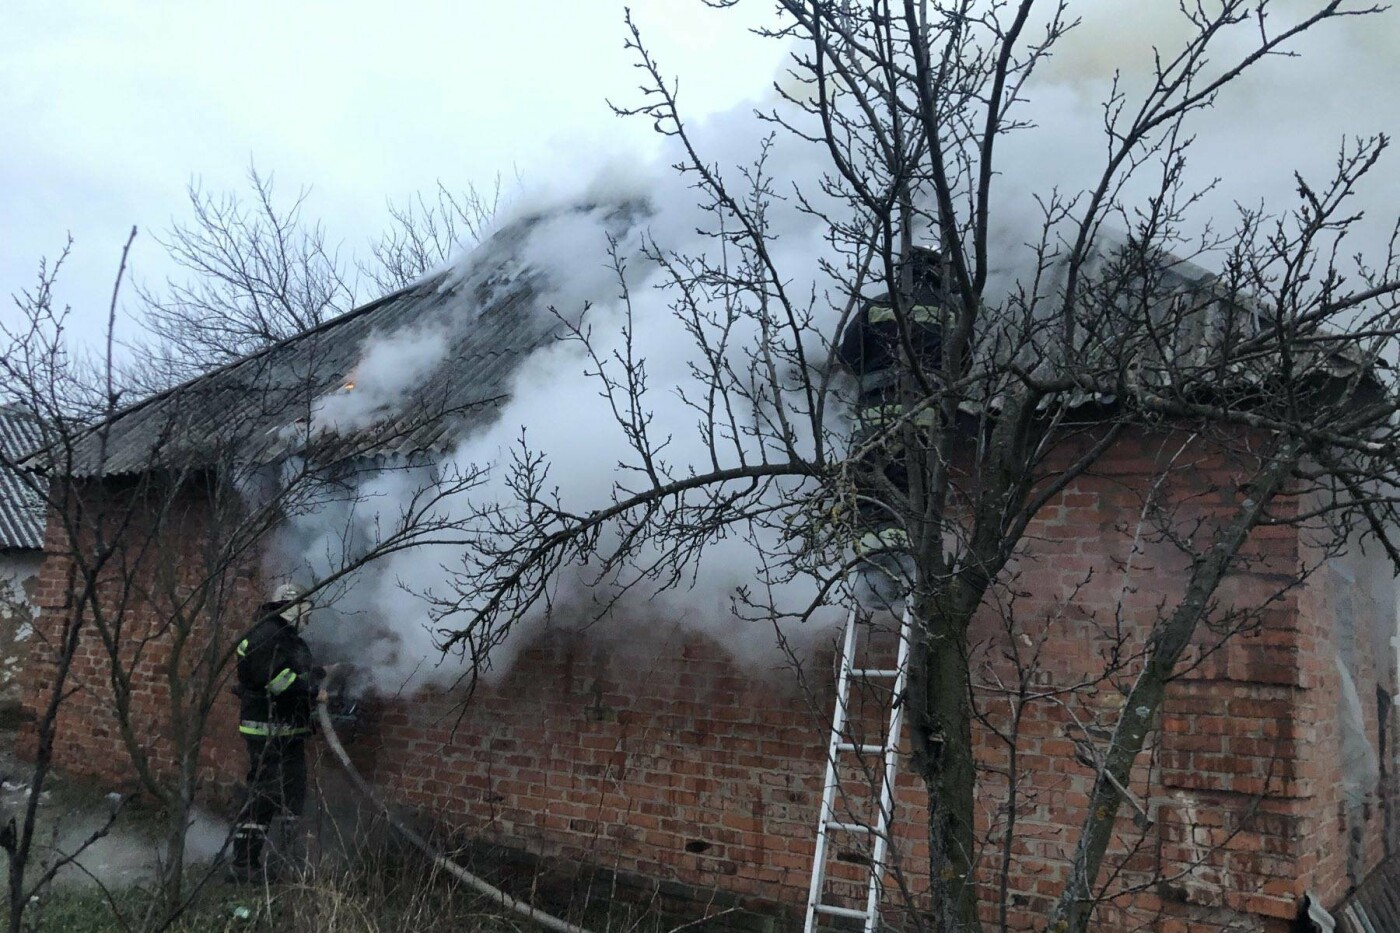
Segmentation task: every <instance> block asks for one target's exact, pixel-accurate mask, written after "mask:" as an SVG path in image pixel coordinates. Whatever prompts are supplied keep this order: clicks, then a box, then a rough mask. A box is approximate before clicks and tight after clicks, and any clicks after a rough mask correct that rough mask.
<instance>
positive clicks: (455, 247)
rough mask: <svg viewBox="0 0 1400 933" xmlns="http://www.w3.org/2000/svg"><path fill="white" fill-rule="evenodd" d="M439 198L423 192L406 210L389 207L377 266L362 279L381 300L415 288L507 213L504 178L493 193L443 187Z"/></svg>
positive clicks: (370, 265) (366, 267)
mask: <svg viewBox="0 0 1400 933" xmlns="http://www.w3.org/2000/svg"><path fill="white" fill-rule="evenodd" d="M516 181H517V182H518V181H519V178H518V177H517V178H516ZM433 194H434V196H432V197H428V196H425V195H424V194H423V193H422V192H421V191H420V192H418V194H416V195H414V196H413V197H411V198H409V199H408V200H407V201H405V202H404V203H403V204H401V205H397V204H393V203H390V204H389V217H390V224H389V228H388V229H387V230H386V231H384V234H383V235H382V236H381V237H380V238H379V240H378V241H377V242H375V243H372V244H370V256H371V257H372V259H371V261H365V262H361V263H359V269H360V274H361V275H363V276H364V277H365V278H367V279H369V280H370V281H371V282H373V283H374V285H375V287H376V288H377V289H378V290H379V292H380V293H381V294H388V293H390V292H395V291H398V290H399V289H401V288H405V287H407V286H409V285H411V284H413V283H414V282H416V281H418V280H419V279H420V278H422V277H423V276H424V275H425V274H426V273H428V272H430V271H432V270H433V269H436V268H438V267H440V266H442V265H443V264H444V263H446V262H447V261H448V260H450V259H452V258H453V257H454V256H456V255H457V254H458V253H460V252H461V251H462V250H464V249H468V248H470V247H472V246H474V245H475V244H477V243H479V242H480V241H481V240H482V239H483V237H485V235H486V234H487V233H488V232H489V231H490V229H491V225H492V223H493V222H494V221H495V219H496V216H497V214H498V213H499V212H500V209H501V204H502V202H501V197H502V189H501V176H500V175H497V176H496V178H495V180H494V181H493V182H492V184H491V188H490V190H489V191H483V190H480V189H478V188H476V187H475V186H474V185H468V186H467V188H466V189H465V190H463V191H461V192H455V191H452V190H450V189H449V188H448V187H447V186H446V185H444V184H443V183H442V182H441V181H439V182H438V183H437V188H436V190H435V191H434V193H433Z"/></svg>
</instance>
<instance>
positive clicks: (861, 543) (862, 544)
mask: <svg viewBox="0 0 1400 933" xmlns="http://www.w3.org/2000/svg"><path fill="white" fill-rule="evenodd" d="M855 549H856V553H857V554H859V555H862V556H864V555H867V554H875V553H878V552H880V551H905V550H908V549H909V534H908V533H907V532H906V531H905V530H904V529H903V528H881V529H879V530H877V531H867V532H866V533H865V534H863V535H861V536H860V539H859V540H857V541H856V545H855Z"/></svg>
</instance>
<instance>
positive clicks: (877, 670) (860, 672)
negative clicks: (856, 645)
mask: <svg viewBox="0 0 1400 933" xmlns="http://www.w3.org/2000/svg"><path fill="white" fill-rule="evenodd" d="M851 676H852V677H888V678H890V679H891V680H893V679H894V678H896V677H898V676H899V668H893V669H885V668H881V667H858V668H856V669H855V670H853V671H851Z"/></svg>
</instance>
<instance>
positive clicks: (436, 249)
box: [122, 166, 503, 395]
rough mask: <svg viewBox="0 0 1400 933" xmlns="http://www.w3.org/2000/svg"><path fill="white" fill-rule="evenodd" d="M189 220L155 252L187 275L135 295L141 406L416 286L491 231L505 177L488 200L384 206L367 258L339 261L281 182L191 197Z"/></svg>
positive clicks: (251, 178)
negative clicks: (382, 224) (280, 188)
mask: <svg viewBox="0 0 1400 933" xmlns="http://www.w3.org/2000/svg"><path fill="white" fill-rule="evenodd" d="M188 193H189V203H190V211H191V217H190V219H189V220H186V221H184V222H181V223H177V224H175V225H174V226H173V227H172V228H171V229H170V230H169V231H167V232H166V233H165V234H164V236H162V237H160V238H159V243H160V245H161V246H162V247H163V248H164V249H165V251H166V254H167V255H168V256H169V257H170V258H171V259H172V260H173V261H174V263H175V265H176V267H177V268H178V269H179V270H180V271H181V272H182V273H183V276H182V277H180V278H171V279H168V280H167V281H166V282H165V283H164V285H163V286H162V287H159V288H151V287H143V288H141V289H139V299H140V303H139V307H138V308H137V317H138V318H139V319H140V321H141V322H142V324H143V329H144V331H145V332H146V333H143V334H140V335H138V336H137V338H136V339H135V340H134V341H133V348H132V349H133V351H134V352H133V353H130V354H128V360H127V361H123V366H122V369H123V379H122V381H123V383H124V384H126V385H127V386H128V387H129V388H130V390H131V391H132V392H133V394H136V395H146V394H150V393H152V392H155V391H158V390H160V389H162V388H166V387H168V386H171V385H174V384H176V383H179V382H183V381H184V380H186V379H189V378H192V377H194V376H197V375H199V374H200V373H203V372H206V371H208V370H210V369H213V368H215V367H217V366H222V365H225V364H227V363H231V362H233V361H235V360H238V359H240V358H242V357H243V356H246V355H247V354H249V353H252V352H253V351H255V350H258V349H260V348H262V347H265V346H268V345H270V344H273V343H277V342H278V341H280V340H285V339H287V338H288V337H292V336H294V335H296V334H300V333H302V332H304V331H307V330H310V329H311V328H313V327H315V326H317V325H318V324H322V323H325V322H326V321H328V320H330V319H332V318H334V317H336V316H338V315H340V314H342V313H344V312H346V311H348V310H350V309H351V308H352V307H355V306H356V305H357V304H358V303H360V301H361V300H362V299H363V298H364V297H365V294H364V286H363V283H362V280H364V281H367V282H368V283H369V285H370V286H372V288H373V294H371V295H370V296H369V297H375V298H377V297H380V296H382V295H385V294H389V293H391V292H396V291H398V290H399V289H402V288H405V287H407V286H409V285H411V284H413V283H414V282H417V281H419V280H420V279H421V278H422V277H423V276H424V275H426V274H428V273H429V272H432V271H433V270H434V269H437V268H438V267H440V266H442V265H443V264H444V263H446V262H447V260H448V259H450V258H451V257H452V256H453V255H454V254H456V253H457V252H458V251H460V250H462V249H463V248H466V247H470V246H471V245H473V244H475V243H476V242H477V241H478V240H480V238H481V237H482V235H483V234H484V233H485V232H486V231H487V230H488V229H489V228H490V226H491V224H492V222H493V220H494V218H495V216H496V214H497V212H498V211H499V209H500V207H501V204H502V196H503V192H502V182H501V178H500V177H499V176H498V177H497V178H496V179H495V181H494V182H493V184H492V187H491V188H490V190H489V191H482V190H478V189H477V188H476V187H475V186H471V185H468V186H467V188H466V189H465V190H463V191H461V192H454V191H452V190H450V189H448V188H447V186H445V185H444V184H442V182H438V184H437V188H436V189H435V191H434V193H433V195H432V196H425V195H424V194H422V193H419V194H418V195H416V196H414V197H412V198H410V199H409V200H408V201H406V202H405V203H404V204H403V205H395V204H392V203H391V204H389V206H388V212H389V217H390V224H389V227H388V229H386V230H385V231H384V233H383V234H382V235H381V236H380V237H379V238H378V239H375V240H373V241H372V242H371V243H370V244H369V256H368V257H367V258H364V259H354V258H353V257H350V258H347V257H345V256H343V255H342V252H341V247H340V246H339V244H338V243H337V242H336V241H334V240H333V239H332V238H330V237H329V236H328V235H327V233H326V229H325V226H324V224H323V223H321V222H320V221H319V220H311V219H308V218H307V217H306V215H305V211H306V207H307V201H308V199H309V197H310V195H311V192H310V191H309V190H308V189H305V188H303V189H301V190H300V191H298V192H297V194H296V196H295V197H293V198H291V199H290V200H289V201H284V200H283V199H280V198H279V197H278V195H277V190H276V186H275V184H274V177H273V175H271V174H263V173H261V172H259V171H258V169H257V167H256V166H250V167H249V169H248V187H247V192H246V194H245V195H240V194H238V193H236V192H221V193H215V192H210V191H209V190H207V189H206V188H204V187H203V186H201V185H200V184H199V183H198V182H194V183H192V184H191V185H190V186H189V191H188Z"/></svg>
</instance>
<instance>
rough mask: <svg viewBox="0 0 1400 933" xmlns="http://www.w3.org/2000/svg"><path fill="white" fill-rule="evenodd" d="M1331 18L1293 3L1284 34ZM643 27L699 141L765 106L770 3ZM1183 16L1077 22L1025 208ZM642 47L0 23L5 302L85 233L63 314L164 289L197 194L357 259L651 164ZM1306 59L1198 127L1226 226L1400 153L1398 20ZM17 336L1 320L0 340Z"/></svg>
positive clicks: (619, 27)
mask: <svg viewBox="0 0 1400 933" xmlns="http://www.w3.org/2000/svg"><path fill="white" fill-rule="evenodd" d="M1317 2H1318V0H1280V3H1281V4H1282V8H1283V10H1284V11H1285V12H1287V11H1288V10H1294V11H1297V10H1302V9H1303V8H1305V7H1307V6H1310V5H1316V3H1317ZM632 6H633V8H634V11H635V14H636V18H637V20H638V21H639V23H640V25H641V26H642V28H643V30H644V31H645V33H646V36H647V38H648V40H649V42H650V44H651V45H652V46H653V48H654V50H655V52H656V55H657V57H658V58H659V59H660V61H661V63H662V66H663V68H664V69H665V70H666V71H667V72H668V73H671V74H675V75H677V76H679V79H680V88H681V93H682V98H683V102H684V103H685V105H686V109H687V112H688V114H689V115H690V116H691V117H693V118H698V117H700V116H703V115H704V114H707V113H713V112H716V111H720V110H725V109H728V108H731V107H733V106H735V105H736V104H739V103H740V102H742V101H745V100H757V99H760V98H762V97H763V96H765V95H766V93H767V91H768V88H769V86H770V85H771V82H772V80H773V76H774V74H775V73H776V70H777V65H778V62H779V59H780V54H781V50H780V49H779V48H777V47H776V46H775V45H774V44H773V43H769V42H763V41H760V40H758V39H756V38H754V37H752V36H749V35H748V34H747V33H746V31H745V27H746V26H747V25H750V24H751V23H752V22H753V20H754V18H755V17H758V16H761V15H764V14H765V13H766V11H767V9H768V7H769V4H768V3H766V2H761V0H760V2H751V3H747V4H741V5H740V8H739V9H738V10H729V11H713V10H708V9H706V8H705V7H704V6H703V4H701V3H700V2H698V0H633V3H632ZM1176 7H1177V4H1176V2H1175V0H1084V2H1083V4H1082V5H1080V6H1078V7H1076V9H1078V10H1079V11H1081V12H1083V13H1086V14H1087V19H1086V22H1085V25H1084V26H1083V27H1082V28H1081V29H1079V30H1077V31H1076V32H1074V33H1073V34H1072V35H1071V37H1070V39H1068V40H1066V42H1065V44H1064V46H1063V47H1062V48H1061V49H1060V50H1059V54H1058V55H1057V56H1056V57H1055V59H1054V60H1053V61H1052V62H1051V63H1050V65H1049V68H1048V72H1047V74H1048V77H1049V78H1050V86H1049V88H1048V90H1047V92H1046V94H1045V96H1044V97H1043V98H1041V99H1040V100H1038V101H1037V104H1036V106H1037V107H1040V108H1041V109H1040V110H1039V111H1038V113H1039V115H1040V116H1041V118H1042V121H1043V122H1044V123H1045V124H1048V125H1045V126H1044V127H1043V129H1042V130H1041V131H1038V132H1040V134H1041V135H1039V136H1031V137H1028V140H1027V143H1026V145H1027V150H1026V155H1025V157H1024V158H1022V159H1021V160H1020V161H1019V162H1013V163H1012V164H1014V165H1016V166H1018V167H1017V168H1016V169H1015V171H1016V172H1018V173H1019V174H1020V175H1023V176H1025V178H1026V179H1030V180H1029V181H1026V180H1025V179H1019V178H1011V177H1008V178H1007V179H1006V180H1005V182H1004V183H1003V189H1002V190H1005V191H1006V192H1007V196H1008V197H1010V196H1012V195H1016V194H1018V193H1020V194H1022V195H1024V194H1025V192H1024V191H1020V192H1018V190H1017V189H1018V188H1025V187H1027V186H1029V185H1031V184H1041V185H1043V184H1044V183H1045V178H1033V179H1032V178H1031V176H1032V175H1034V174H1035V171H1034V169H1037V168H1041V167H1047V168H1048V167H1053V165H1052V164H1053V163H1056V162H1057V161H1058V164H1059V166H1060V167H1061V168H1066V169H1073V168H1074V166H1076V165H1078V164H1079V163H1081V162H1083V161H1086V160H1088V159H1089V158H1090V157H1091V156H1092V154H1094V153H1096V152H1097V151H1099V150H1100V149H1101V146H1100V144H1099V143H1097V142H1095V141H1094V139H1093V136H1094V133H1093V131H1094V129H1095V127H1094V122H1095V121H1096V120H1097V110H1096V105H1095V101H1097V100H1099V99H1101V97H1102V95H1103V93H1104V91H1105V89H1106V88H1107V87H1108V82H1109V80H1110V79H1111V75H1112V73H1113V69H1115V68H1124V69H1127V70H1128V71H1129V72H1130V73H1131V72H1132V71H1133V70H1134V69H1136V70H1137V71H1141V68H1142V66H1143V65H1144V63H1145V62H1146V61H1147V60H1148V59H1147V56H1148V55H1149V54H1150V46H1151V45H1152V43H1153V42H1157V41H1161V40H1162V39H1163V37H1164V36H1165V37H1167V38H1170V34H1171V33H1172V22H1173V20H1174V18H1175V17H1176V16H1177V14H1176V13H1175V11H1176ZM389 11H392V12H389ZM624 36H625V27H624V25H623V20H622V5H621V4H620V3H617V2H614V0H505V2H502V0H491V2H485V0H457V2H452V3H428V2H417V0H400V2H398V3H395V4H392V5H390V4H386V3H369V2H362V0H337V2H327V3H311V2H289V0H282V2H277V3H273V2H266V0H245V2H241V3H236V4H235V3H222V4H217V5H216V4H213V3H208V2H194V0H183V2H152V0H147V2H143V3H140V4H133V3H126V4H118V3H110V2H96V0H92V2H62V0H55V2H37V0H36V2H28V0H7V2H5V3H4V4H3V7H0V44H2V45H0V47H3V54H2V55H0V127H4V130H3V132H0V295H5V296H8V295H9V294H11V293H13V292H15V291H17V290H18V289H20V288H25V287H28V286H29V285H31V284H32V282H33V281H34V273H35V269H36V267H37V263H38V260H39V258H40V257H41V256H44V255H50V256H52V255H54V254H56V253H57V252H58V251H59V250H60V249H61V247H62V245H63V242H64V239H65V237H66V236H67V235H68V234H69V233H71V234H72V236H73V238H74V246H73V255H72V258H71V260H70V264H69V267H68V272H67V274H66V276H65V278H64V281H63V286H62V288H61V291H60V297H61V298H62V299H63V300H66V301H67V302H69V303H71V304H73V305H74V307H75V311H77V312H78V314H79V315H80V319H81V320H84V321H88V322H92V323H94V324H95V323H96V322H97V321H99V320H100V317H101V315H102V314H104V313H105V306H106V302H107V296H108V293H109V292H110V288H111V281H112V276H113V273H114V271H115V269H116V266H117V260H118V256H119V253H120V249H121V245H122V242H123V241H124V239H125V236H126V233H127V231H128V230H129V229H130V228H131V226H132V225H136V226H137V227H138V228H139V229H140V231H141V235H140V237H139V238H138V241H137V246H136V248H135V253H134V271H135V274H136V275H137V276H138V277H139V278H141V279H142V280H144V281H147V282H151V283H153V284H154V283H158V282H159V280H160V279H161V278H162V277H163V276H164V274H165V273H166V272H167V267H166V266H165V265H164V263H163V261H162V258H161V254H160V253H161V251H160V248H159V246H158V245H157V243H156V242H155V239H154V235H157V234H159V233H160V232H161V231H162V230H164V229H166V228H168V227H169V226H170V224H171V223H172V220H182V219H185V218H186V217H187V203H186V198H185V188H186V186H187V185H188V184H189V182H190V181H191V180H192V179H198V180H200V181H201V182H202V184H203V185H204V186H205V188H206V189H208V190H211V191H216V192H217V191H223V190H234V189H237V188H239V186H240V185H241V184H242V183H243V181H242V179H243V175H244V173H245V172H246V170H247V167H248V165H249V162H250V160H255V161H256V164H257V166H258V167H259V169H260V170H262V171H264V172H272V173H275V175H276V179H277V184H278V188H279V191H280V192H281V193H283V194H287V195H291V194H294V193H295V192H296V191H297V190H298V189H300V188H302V187H309V188H311V189H312V190H311V198H310V201H309V202H308V205H307V208H306V211H307V216H309V217H312V218H316V217H319V218H322V219H324V221H325V224H326V229H327V230H328V232H329V233H330V234H331V236H332V237H333V239H335V240H337V241H339V242H341V243H343V244H344V246H345V247H346V248H347V249H348V250H362V249H363V245H364V243H365V242H366V241H367V240H369V239H370V238H372V237H373V236H375V235H376V234H377V233H378V232H379V231H380V230H381V229H382V228H383V226H384V221H385V217H386V212H385V203H386V200H393V201H396V202H402V201H403V200H404V199H405V198H407V197H408V196H409V195H410V194H411V193H413V192H415V191H420V190H428V189H431V188H432V187H433V186H434V184H435V183H436V182H437V181H438V180H441V181H442V182H444V183H445V184H446V185H447V186H449V187H450V188H460V187H462V186H464V185H466V184H469V183H477V184H489V183H490V181H491V179H492V178H493V177H494V176H495V175H496V174H497V173H502V174H504V175H505V176H507V177H510V176H513V175H516V174H519V175H520V176H521V177H522V178H524V179H525V181H526V182H527V183H529V182H530V181H531V180H532V179H534V180H539V179H541V178H545V177H550V176H556V175H571V174H579V173H587V172H588V171H589V170H590V168H591V166H592V165H593V164H600V163H602V162H604V161H608V160H610V159H611V158H612V157H613V156H615V155H616V154H618V153H626V152H635V151H645V150H648V149H650V148H651V147H653V146H654V145H655V140H654V137H653V134H651V132H650V127H649V125H648V124H647V123H646V122H645V121H642V120H635V119H634V120H623V119H619V118H617V117H615V116H613V115H612V114H611V113H610V111H609V110H608V107H607V104H606V99H607V98H609V97H611V98H613V99H621V100H623V101H635V100H636V99H637V97H636V94H635V86H636V84H637V83H638V78H637V74H636V72H635V71H634V70H633V68H632V65H633V61H634V59H633V58H631V57H630V56H629V54H628V53H626V52H625V51H624V50H623V47H622V46H623V39H624ZM1305 51H1306V53H1307V54H1306V55H1305V57H1304V58H1303V59H1302V60H1300V61H1294V62H1282V61H1280V62H1275V63H1269V64H1267V65H1266V66H1265V67H1264V68H1262V69H1260V70H1258V71H1257V72H1256V73H1254V74H1251V75H1250V77H1249V78H1248V80H1246V81H1244V82H1242V83H1241V86H1240V87H1239V88H1238V89H1237V90H1236V91H1235V92H1234V93H1233V94H1232V96H1231V98H1230V102H1229V104H1228V106H1222V107H1220V108H1218V109H1217V112H1216V113H1215V114H1213V115H1210V116H1208V117H1207V118H1206V119H1205V120H1203V121H1202V123H1201V124H1200V129H1201V130H1202V140H1201V143H1200V144H1199V146H1198V149H1199V150H1200V152H1199V153H1198V161H1201V162H1203V163H1204V164H1205V165H1206V166H1207V167H1208V168H1209V169H1210V170H1211V171H1215V170H1216V169H1217V168H1218V169H1219V170H1220V173H1221V174H1223V175H1225V176H1226V183H1225V185H1224V186H1223V187H1222V188H1221V190H1220V192H1218V196H1217V200H1218V203H1219V204H1220V205H1221V206H1222V207H1225V208H1228V206H1229V204H1230V202H1231V201H1232V200H1233V199H1236V198H1238V199H1240V200H1243V201H1245V202H1247V203H1250V202H1254V201H1256V200H1257V199H1259V198H1270V199H1277V198H1282V197H1284V196H1291V189H1292V188H1293V187H1294V186H1293V183H1292V179H1291V170H1292V168H1293V167H1294V166H1295V165H1303V166H1305V167H1311V168H1317V169H1321V168H1325V167H1326V165H1327V163H1328V162H1329V160H1330V159H1331V158H1332V156H1333V155H1334V153H1335V151H1336V147H1337V144H1338V142H1339V141H1340V139H1341V135H1342V133H1343V132H1347V131H1350V132H1357V133H1373V132H1378V131H1386V132H1393V131H1395V130H1396V129H1397V128H1400V126H1398V124H1400V103H1397V101H1400V94H1397V88H1400V25H1398V24H1397V16H1396V14H1394V13H1390V14H1387V15H1386V16H1385V17H1383V18H1379V19H1368V20H1365V21H1361V20H1356V21H1351V22H1348V23H1344V24H1342V25H1340V26H1335V27H1333V28H1332V29H1330V30H1329V31H1328V32H1327V33H1326V34H1325V35H1324V36H1321V37H1319V39H1318V40H1317V41H1315V42H1312V43H1310V44H1309V45H1307V46H1306V47H1305ZM1060 124H1063V125H1060ZM1081 149H1082V152H1081ZM1398 166H1400V163H1397V161H1396V157H1395V156H1394V155H1392V157H1391V158H1390V159H1389V160H1388V162H1387V163H1386V164H1385V165H1384V166H1383V168H1382V171H1381V172H1380V173H1379V174H1378V178H1377V180H1376V182H1375V183H1374V184H1373V185H1372V187H1371V189H1370V190H1369V191H1368V197H1369V198H1371V199H1372V200H1371V202H1370V204H1369V206H1370V207H1371V208H1372V211H1373V214H1375V215H1376V216H1377V217H1378V218H1379V219H1380V220H1381V221H1383V223H1382V226H1384V223H1385V222H1388V220H1387V218H1388V219H1393V218H1394V216H1395V214H1396V205H1397V203H1400V171H1398V170H1397V167H1398ZM1046 177H1048V178H1051V179H1052V180H1053V176H1051V175H1047V176H1046ZM1023 182H1024V184H1023ZM1022 200H1024V201H1025V202H1026V203H1030V201H1029V198H1027V197H1023V198H1022ZM13 314H14V310H13V307H12V306H11V304H10V303H9V302H8V300H6V302H5V304H4V306H3V308H0V315H7V316H13Z"/></svg>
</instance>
